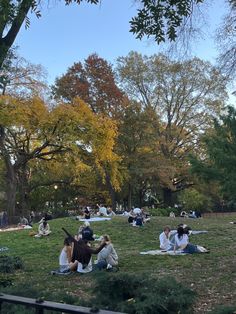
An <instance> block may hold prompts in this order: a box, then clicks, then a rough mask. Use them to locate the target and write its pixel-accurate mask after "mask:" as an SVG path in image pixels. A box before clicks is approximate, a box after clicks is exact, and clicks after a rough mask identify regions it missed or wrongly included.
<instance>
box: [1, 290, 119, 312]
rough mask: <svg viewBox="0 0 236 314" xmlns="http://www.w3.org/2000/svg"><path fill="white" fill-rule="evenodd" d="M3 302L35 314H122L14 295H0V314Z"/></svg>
mask: <svg viewBox="0 0 236 314" xmlns="http://www.w3.org/2000/svg"><path fill="white" fill-rule="evenodd" d="M3 302H5V303H13V304H19V305H24V306H27V307H33V308H35V313H36V314H43V313H44V310H51V311H56V312H63V313H77V314H91V313H96V314H124V313H120V312H112V311H106V310H99V309H95V308H88V307H83V306H76V305H70V304H64V303H57V302H51V301H44V300H41V299H31V298H24V297H19V296H15V295H9V294H3V293H1V294H0V313H2V314H5V313H4V312H3V311H2V303H3Z"/></svg>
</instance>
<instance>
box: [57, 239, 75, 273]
mask: <svg viewBox="0 0 236 314" xmlns="http://www.w3.org/2000/svg"><path fill="white" fill-rule="evenodd" d="M71 244H72V242H71V240H70V239H69V238H68V237H67V238H65V239H64V247H63V249H62V250H61V254H60V256H59V265H60V272H61V273H65V272H69V271H73V270H76V268H77V265H78V261H74V262H72V261H71V259H72V246H71Z"/></svg>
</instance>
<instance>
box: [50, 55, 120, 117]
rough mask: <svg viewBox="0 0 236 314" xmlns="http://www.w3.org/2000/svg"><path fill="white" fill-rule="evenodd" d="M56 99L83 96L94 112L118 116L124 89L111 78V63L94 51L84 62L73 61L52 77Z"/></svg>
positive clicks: (113, 77)
mask: <svg viewBox="0 0 236 314" xmlns="http://www.w3.org/2000/svg"><path fill="white" fill-rule="evenodd" d="M53 93H54V95H55V98H56V99H62V100H63V101H72V99H74V98H75V97H80V98H81V99H83V100H84V101H85V102H86V103H87V104H88V105H89V106H90V108H91V109H92V111H93V112H95V113H102V114H104V115H107V116H111V117H113V118H118V117H117V115H119V113H120V111H122V110H123V107H124V101H125V97H124V93H123V92H122V91H121V90H120V89H119V87H118V86H117V84H116V82H115V75H114V72H113V70H112V66H111V65H110V64H109V63H108V62H107V61H106V60H104V59H103V58H101V57H99V56H98V55H97V54H92V55H90V56H89V57H88V58H87V59H86V60H85V61H84V64H82V63H81V62H77V63H74V64H73V66H72V67H70V68H68V70H67V72H66V74H64V75H62V76H61V77H59V78H56V81H55V85H54V86H53Z"/></svg>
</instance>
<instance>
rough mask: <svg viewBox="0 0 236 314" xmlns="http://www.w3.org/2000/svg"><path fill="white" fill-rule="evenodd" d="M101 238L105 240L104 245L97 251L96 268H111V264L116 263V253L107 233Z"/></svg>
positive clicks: (115, 264) (114, 264)
mask: <svg viewBox="0 0 236 314" xmlns="http://www.w3.org/2000/svg"><path fill="white" fill-rule="evenodd" d="M102 240H103V241H105V243H106V245H105V247H104V248H103V249H102V250H101V251H100V252H99V253H98V258H97V264H96V268H97V269H99V270H101V269H104V268H107V269H111V268H112V267H113V266H117V265H118V255H117V253H116V250H115V249H114V246H113V244H112V243H111V238H110V237H109V236H108V235H104V236H103V238H102Z"/></svg>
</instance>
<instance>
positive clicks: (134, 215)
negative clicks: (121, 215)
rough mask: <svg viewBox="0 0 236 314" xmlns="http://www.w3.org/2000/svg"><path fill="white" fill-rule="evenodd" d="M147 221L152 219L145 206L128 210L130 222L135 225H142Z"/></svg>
mask: <svg viewBox="0 0 236 314" xmlns="http://www.w3.org/2000/svg"><path fill="white" fill-rule="evenodd" d="M147 221H150V217H149V214H148V213H146V212H145V211H144V209H143V208H138V207H136V208H132V209H131V210H130V212H128V223H129V224H132V225H133V226H138V227H141V226H143V225H144V223H146V222H147Z"/></svg>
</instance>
